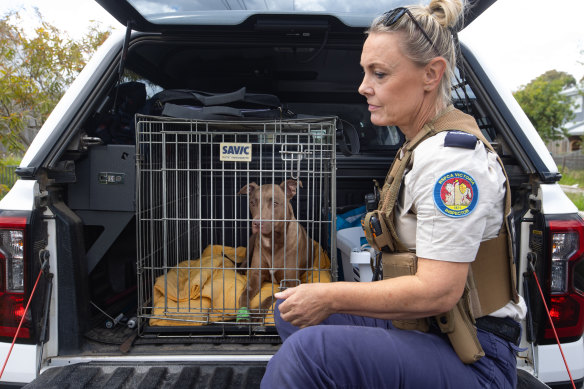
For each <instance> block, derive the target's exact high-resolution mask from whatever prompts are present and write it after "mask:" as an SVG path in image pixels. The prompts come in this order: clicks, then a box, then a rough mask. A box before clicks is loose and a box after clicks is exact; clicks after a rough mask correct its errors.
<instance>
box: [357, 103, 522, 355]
mask: <svg viewBox="0 0 584 389" xmlns="http://www.w3.org/2000/svg"><path fill="white" fill-rule="evenodd" d="M453 130H456V131H461V132H465V133H469V134H472V135H474V136H476V137H477V138H478V139H479V140H480V141H482V142H483V144H484V145H485V147H487V149H488V150H490V151H491V152H493V153H495V155H496V152H495V150H494V149H493V147H492V146H491V144H490V143H489V142H488V141H487V140H486V139H485V137H484V136H483V134H482V133H481V131H480V129H479V128H478V126H477V124H476V121H475V120H474V118H473V117H472V116H469V115H466V114H464V113H463V112H461V111H459V110H456V109H454V108H453V107H452V106H449V107H448V108H447V109H446V110H445V111H443V112H442V113H441V114H440V115H438V116H437V117H436V118H434V119H433V120H432V121H431V122H430V123H428V124H426V125H425V126H424V127H423V128H422V130H421V131H420V132H419V133H418V134H417V135H416V136H415V137H414V138H413V139H411V140H410V141H409V142H407V143H406V144H404V146H403V147H402V148H401V150H400V152H398V155H397V156H396V159H395V160H394V162H393V164H392V166H391V168H390V170H389V173H388V175H387V178H386V180H385V183H384V185H383V188H382V190H381V196H380V202H379V207H378V210H377V211H373V212H369V213H368V214H367V215H366V216H365V219H364V225H363V226H364V230H365V236H366V237H367V240H368V241H369V243H370V244H371V246H372V247H374V248H376V249H378V250H379V251H384V253H383V273H384V278H393V277H397V276H401V275H407V274H415V272H416V269H417V257H416V256H415V253H412V252H410V251H408V249H407V248H406V247H405V246H404V245H403V244H402V242H401V241H400V240H399V238H398V236H397V233H396V229H395V226H394V215H393V210H394V207H395V204H396V201H397V199H398V195H399V190H400V187H401V183H402V180H403V176H404V171H405V169H406V167H407V166H408V165H410V164H411V157H412V154H413V151H414V149H415V148H416V147H417V146H418V145H419V144H420V143H421V142H422V141H423V140H425V139H427V138H429V137H431V136H434V135H436V134H438V133H439V132H442V131H453ZM497 160H498V161H499V164H500V165H501V168H502V169H503V173H504V174H505V177H506V178H507V181H506V195H505V217H504V218H503V219H504V221H503V225H502V227H501V230H500V233H499V235H498V236H497V237H496V238H494V239H491V240H488V241H484V242H482V243H481V244H480V246H479V250H478V253H477V256H476V258H475V260H474V262H472V263H471V265H470V268H469V273H468V277H467V282H466V286H465V291H464V294H463V296H462V297H461V299H460V300H459V302H458V303H457V305H456V306H455V307H454V308H453V309H452V310H451V311H449V312H446V313H444V314H441V315H437V316H435V318H434V319H435V320H436V323H437V324H438V325H439V327H440V329H441V331H442V332H444V333H446V334H448V337H449V339H450V341H451V343H452V346H453V347H454V349H455V351H456V353H457V354H458V356H459V357H460V359H461V360H462V361H463V362H464V363H473V362H475V361H477V360H478V359H480V358H481V357H482V356H484V352H483V350H482V348H481V346H480V343H479V342H478V339H477V336H476V327H475V326H474V323H475V319H478V318H479V317H482V316H486V315H488V314H490V313H492V312H494V311H496V310H498V309H500V308H502V307H504V306H505V305H506V304H507V303H508V302H509V301H510V300H513V301H514V302H516V303H517V302H519V296H518V294H517V289H516V275H515V265H514V262H513V253H512V247H513V246H512V242H511V236H510V229H509V227H510V226H509V225H508V220H507V217H506V216H507V215H509V213H510V211H511V190H510V188H509V179H508V177H507V174H506V173H505V169H504V166H503V163H502V162H501V159H500V158H499V157H498V156H497ZM376 218H377V219H378V220H379V222H377V221H376V220H375V219H376ZM375 227H376V228H375ZM429 320H432V319H431V318H427V319H415V320H394V321H393V324H394V326H396V327H398V328H402V329H415V330H421V331H427V330H428V329H429Z"/></svg>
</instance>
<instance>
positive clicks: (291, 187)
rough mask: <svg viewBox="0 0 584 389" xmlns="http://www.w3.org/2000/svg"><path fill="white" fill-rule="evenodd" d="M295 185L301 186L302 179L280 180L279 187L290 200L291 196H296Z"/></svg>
mask: <svg viewBox="0 0 584 389" xmlns="http://www.w3.org/2000/svg"><path fill="white" fill-rule="evenodd" d="M296 185H300V187H301V188H302V181H300V180H298V181H296V180H286V181H282V183H281V184H280V188H282V190H283V191H285V192H286V198H287V199H288V200H290V199H291V198H292V197H294V196H296Z"/></svg>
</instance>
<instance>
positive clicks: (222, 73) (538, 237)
mask: <svg viewBox="0 0 584 389" xmlns="http://www.w3.org/2000/svg"><path fill="white" fill-rule="evenodd" d="M97 1H98V2H99V3H100V4H101V5H102V6H103V7H104V8H106V9H107V10H108V11H109V12H111V13H112V15H114V17H116V18H117V19H118V20H119V21H120V22H121V23H122V24H123V25H125V26H127V27H128V29H127V32H126V33H124V32H117V33H114V34H113V36H111V37H110V38H109V39H108V41H107V42H106V43H104V44H103V46H102V47H101V48H100V49H99V50H98V52H97V53H96V54H95V55H94V57H93V58H92V60H91V61H90V63H89V64H88V65H87V66H86V68H85V69H84V70H83V71H82V72H81V74H80V75H79V77H78V78H77V80H76V81H75V82H74V83H73V84H72V85H71V87H70V88H69V90H68V91H67V93H66V94H65V96H64V97H63V98H62V100H61V101H60V103H59V104H58V105H57V107H56V108H55V109H54V111H53V112H52V114H51V115H50V117H49V118H48V120H47V121H46V122H45V124H44V125H43V127H42V129H41V130H40V132H39V133H38V135H37V136H36V138H35V139H34V142H33V143H32V145H31V146H30V148H29V150H28V151H27V153H26V155H25V157H24V159H23V160H22V162H21V165H20V167H19V168H18V170H17V173H18V175H19V176H20V179H19V180H18V181H17V182H16V184H15V185H14V187H13V188H12V189H11V191H10V192H9V193H8V194H7V195H6V197H4V199H3V200H2V201H1V202H0V264H1V269H2V271H1V272H0V356H1V357H2V358H3V359H4V358H5V357H6V356H7V355H8V352H9V349H10V345H11V342H12V340H13V337H14V336H15V334H16V332H17V331H16V330H17V327H18V325H19V322H20V320H21V318H22V317H23V316H24V321H23V326H22V328H20V331H19V332H18V334H17V336H16V344H15V346H14V348H13V350H12V352H11V354H10V358H9V359H8V362H7V365H6V369H5V371H4V374H3V375H2V377H1V381H0V387H19V386H22V385H25V384H28V386H27V387H30V388H36V387H39V388H40V387H43V388H44V387H69V386H68V385H73V384H74V385H75V387H108V388H115V387H119V388H126V387H140V388H143V387H157V388H168V387H183V386H186V384H187V383H188V384H196V385H198V386H197V387H213V388H214V387H225V388H227V387H256V386H258V384H259V381H260V380H261V377H262V374H263V371H264V369H265V364H266V363H267V361H268V360H269V359H270V357H271V356H272V355H273V354H274V353H275V352H276V351H277V349H278V347H279V338H278V336H277V333H276V332H275V330H274V326H273V323H272V322H270V321H269V320H268V319H266V318H267V317H269V311H270V309H271V308H270V307H269V306H268V308H267V310H266V311H265V312H263V313H262V315H263V316H262V320H260V321H254V320H237V319H241V317H237V312H236V311H235V309H236V308H237V307H236V306H234V301H236V300H237V299H236V298H235V297H234V296H231V295H228V291H227V281H226V279H227V275H228V274H229V277H233V278H234V279H235V280H236V281H235V285H241V282H240V283H239V284H238V283H237V282H239V281H237V280H238V279H239V278H238V277H240V276H241V273H240V272H237V271H236V270H233V271H231V270H229V269H234V268H233V266H235V267H237V266H236V265H233V263H236V262H237V258H240V257H241V255H239V254H238V252H237V251H233V253H231V254H229V253H227V248H229V247H231V248H234V247H237V246H246V243H247V236H249V234H248V233H249V231H250V230H249V216H248V212H247V208H245V205H242V204H243V203H241V202H240V200H238V199H239V197H238V196H237V191H238V190H239V189H240V188H241V187H242V186H243V185H242V184H246V183H247V180H248V179H249V181H251V180H259V179H262V177H263V178H270V179H272V178H275V179H278V180H279V179H284V178H290V177H292V178H296V179H300V180H302V181H303V182H304V189H303V190H299V194H298V196H297V197H298V202H297V203H296V204H295V211H296V212H297V213H298V215H297V216H298V220H299V221H300V222H301V223H303V224H304V225H305V226H306V228H307V230H308V231H309V234H310V235H311V236H312V237H313V238H314V239H315V241H317V242H318V243H319V245H320V249H322V251H321V252H320V253H319V254H318V255H316V256H315V258H319V260H320V259H323V262H322V263H324V262H326V261H324V258H326V259H327V260H328V262H327V263H326V264H325V265H322V263H321V265H322V266H320V265H319V267H318V268H314V269H313V271H314V274H318V277H317V278H318V279H317V280H316V281H324V280H325V279H326V280H327V281H332V282H334V281H336V280H343V279H345V280H353V279H354V278H352V274H350V272H351V271H352V270H355V269H351V268H348V267H346V266H343V262H342V261H341V258H340V257H341V255H339V252H338V251H337V244H336V243H337V242H336V239H335V237H336V224H337V221H336V215H337V214H342V213H344V212H345V211H348V210H351V209H355V208H358V207H359V206H362V205H364V200H363V199H364V198H365V195H366V194H368V193H370V192H371V191H372V188H373V184H372V179H377V180H378V181H380V182H381V181H382V180H383V179H384V177H385V174H386V172H387V169H388V167H389V165H390V163H391V161H392V159H393V157H394V155H395V152H396V151H397V149H398V148H399V146H400V145H401V143H402V142H403V137H402V136H400V135H399V132H397V131H396V129H395V128H387V127H383V128H381V127H377V126H374V125H373V124H371V122H370V121H369V113H368V111H367V106H366V104H365V101H364V100H363V98H362V96H360V95H359V94H358V93H357V87H358V85H359V84H360V81H361V69H360V66H359V60H360V53H361V48H362V44H363V40H364V30H365V28H366V27H367V26H368V25H369V24H370V22H371V20H372V19H373V17H374V16H375V15H378V14H380V13H382V12H385V11H387V10H389V9H392V8H395V7H397V6H400V5H402V3H407V2H404V1H403V0H391V1H384V0H380V1H376V2H369V1H360V2H355V1H338V2H331V6H330V7H326V8H320V7H317V6H318V5H319V4H320V3H321V2H317V1H312V2H310V1H307V2H306V1H305V2H302V1H296V2H274V1H264V2H258V1H248V0H243V1H216V0H201V1H189V2H186V1H181V0H167V1H165V2H159V4H157V2H155V1H151V0H97ZM493 2H494V0H487V1H483V0H476V1H472V2H471V3H473V5H474V6H473V7H472V9H471V14H470V15H468V17H467V19H466V23H467V24H468V23H471V22H472V21H473V20H474V19H475V18H476V17H478V16H479V15H480V13H482V12H483V11H484V10H485V9H486V8H487V7H488V6H490V5H491V4H492V3H493ZM459 66H460V69H459V70H460V71H459V72H458V73H459V76H458V77H457V79H456V81H455V85H453V96H454V102H455V105H456V106H457V107H459V108H460V109H462V110H464V111H465V112H467V113H469V114H471V115H473V116H474V117H475V118H476V119H477V121H478V123H479V124H480V127H481V129H482V131H483V133H484V135H485V136H486V137H487V138H488V139H489V140H490V141H491V142H492V144H493V146H494V147H495V149H496V151H497V152H498V153H499V155H500V156H501V158H502V160H503V162H504V164H505V167H506V170H507V173H508V175H509V180H510V185H511V189H512V207H513V214H514V218H513V220H512V223H513V226H514V227H515V243H516V244H515V247H514V251H515V256H516V261H517V265H518V266H517V269H518V274H517V275H518V280H519V282H518V288H519V292H520V293H521V295H522V296H523V297H524V298H525V300H526V302H527V305H528V308H529V314H528V316H527V318H526V320H525V322H524V323H522V324H523V329H524V331H523V339H522V342H521V346H522V347H524V348H525V351H524V352H521V353H520V354H519V357H518V375H519V386H520V387H524V388H526V387H537V386H535V385H540V386H541V385H544V384H543V383H541V382H540V381H543V382H545V383H547V384H548V385H551V386H558V387H559V386H562V385H566V384H567V383H568V382H569V378H568V374H567V372H566V369H565V367H564V363H563V361H562V357H561V355H560V352H559V350H558V346H557V345H556V344H555V339H554V335H553V333H552V332H551V329H550V325H549V322H548V319H547V316H546V314H545V310H544V308H543V304H542V298H541V296H540V295H539V292H538V288H537V285H536V283H535V280H534V277H533V272H532V271H531V270H530V264H532V265H533V266H534V267H535V272H536V274H537V276H538V278H539V280H540V282H541V283H542V289H543V293H544V298H545V300H546V302H547V304H548V306H549V308H550V310H551V314H552V317H553V320H554V324H555V327H556V329H557V331H558V336H559V340H560V342H561V343H562V347H563V351H564V354H565V355H566V359H567V362H568V364H569V366H570V368H571V373H572V376H573V378H574V379H575V380H576V382H577V384H578V385H581V383H582V380H583V378H584V343H583V342H584V340H583V332H584V314H583V312H582V310H583V308H584V261H583V257H582V255H583V254H584V222H583V221H582V219H581V218H580V216H578V212H577V209H576V207H575V206H574V205H573V204H572V203H571V202H570V200H569V199H568V198H567V197H566V196H565V195H564V193H563V191H562V190H561V188H560V186H559V185H558V184H557V181H558V180H559V178H560V173H559V172H558V169H557V166H556V164H555V163H554V161H553V160H552V158H551V156H550V154H549V152H548V151H547V150H546V148H545V146H544V144H543V142H542V140H541V138H540V137H539V136H538V134H537V132H536V131H535V129H534V128H533V126H532V125H531V123H530V122H529V120H528V119H527V117H526V116H525V114H524V113H523V112H522V110H521V109H520V107H519V105H518V104H517V103H516V101H515V100H514V98H513V96H512V95H511V93H510V91H509V90H508V89H507V87H506V86H505V85H501V83H500V82H498V79H497V75H496V74H494V73H493V72H491V71H490V70H489V67H488V62H487V61H485V60H484V59H483V58H481V57H480V48H475V47H469V46H467V45H465V44H464V41H463V42H461V59H460V63H459ZM461 75H462V76H461ZM241 88H246V89H245V90H246V91H248V92H257V93H261V94H270V95H274V96H277V97H278V98H279V100H280V101H281V103H282V105H281V106H279V107H277V108H276V109H277V110H279V111H280V119H278V120H272V121H271V122H270V121H269V120H268V121H267V122H268V123H272V125H273V124H274V123H275V125H273V126H272V127H269V126H268V127H265V123H266V121H263V122H262V121H259V122H254V123H252V124H249V123H245V122H243V123H244V124H241V123H239V124H237V123H236V124H233V123H234V122H237V120H235V121H233V120H232V121H221V120H220V121H218V122H217V121H210V120H201V119H192V118H176V116H177V115H175V117H174V118H173V117H171V116H168V115H167V116H165V117H164V118H161V117H160V115H162V113H161V112H160V110H158V111H157V109H159V108H161V107H158V106H157V105H158V104H161V100H160V99H159V98H158V99H157V96H158V97H159V96H160V95H157V93H158V92H160V91H163V90H166V91H167V90H176V89H184V90H198V91H209V92H227V91H241ZM176 105H179V106H183V108H184V106H185V105H189V104H182V105H181V104H176ZM191 108H192V107H191ZM262 109H263V108H258V110H259V111H261V110H262ZM265 110H267V111H270V110H273V109H271V108H265ZM293 113H294V114H296V115H297V116H296V118H295V117H294V114H293ZM141 114H147V115H150V116H141ZM302 115H306V116H311V117H322V118H331V117H332V118H335V119H332V120H333V122H332V123H334V126H333V127H331V126H330V123H331V120H329V119H326V120H325V119H323V120H320V119H315V120H314V121H313V122H310V120H309V121H308V122H306V121H302V120H300V124H298V122H295V120H299V119H298V117H300V116H302ZM179 116H180V115H179ZM227 123H231V124H227ZM262 123H263V124H262ZM282 123H283V124H282ZM315 123H317V124H318V125H319V126H320V127H319V128H318V129H315V127H314V126H315ZM323 123H325V124H326V123H328V124H329V126H328V127H327V125H325V126H324V127H323V126H322V124H323ZM248 124H249V125H248ZM262 125H263V126H264V127H261V126H262ZM173 126H174V127H173ZM230 126H232V127H230ZM286 126H287V127H286ZM294 126H296V127H294ZM341 126H342V127H343V130H342V131H341V130H340V127H341ZM284 127H286V129H283V128H284ZM291 128H296V130H294V129H291ZM349 129H352V130H354V131H348V130H349ZM286 131H289V132H286ZM290 131H291V132H290ZM339 134H340V135H339ZM346 134H353V135H355V136H354V137H353V138H350V137H349V136H348V135H346ZM242 136H245V139H243V140H242V139H241V137H242ZM288 137H290V139H289V138H288ZM236 138H237V139H236ZM230 142H231V143H236V144H239V145H241V144H246V145H251V147H252V150H253V152H254V153H259V155H255V156H254V158H253V160H251V158H250V160H238V161H230V160H225V159H223V156H221V157H220V156H219V154H218V152H217V153H216V152H215V151H214V150H219V146H220V144H221V143H230ZM343 143H347V149H348V151H347V150H345V149H342V148H341V146H342V145H343ZM357 144H358V145H359V146H360V147H359V149H358V150H357V148H356V145H357ZM215 145H217V148H216V149H215ZM348 146H350V147H348ZM238 147H240V146H238ZM241 147H243V146H241ZM246 147H247V146H246ZM233 150H239V149H238V148H233ZM241 150H244V149H243V148H241ZM245 150H247V149H245ZM315 155H316V156H319V158H318V159H313V158H312V157H313V156H315ZM287 156H289V158H288V157H287ZM313 162H315V163H314V164H313ZM262 175H263V176H262ZM256 176H257V177H256ZM242 207H243V208H242ZM242 209H243V212H242ZM159 210H160V211H159ZM209 247H210V248H211V257H212V258H213V259H214V258H220V262H221V265H215V264H214V263H215V262H213V264H214V265H212V266H211V265H203V262H201V261H202V260H203V258H204V255H205V253H208V249H209ZM217 247H219V250H218V251H217V250H215V249H216V248H217ZM243 256H245V254H244V255H243ZM183 261H191V262H189V263H190V264H189V265H188V267H187V268H188V269H190V270H191V273H189V274H196V275H191V276H190V277H191V278H189V281H187V282H186V283H185V282H184V279H180V280H179V278H180V276H179V274H181V273H180V270H181V266H183V268H184V266H187V265H184V263H185V262H183ZM230 261H231V262H230ZM227 262H230V266H231V267H230V268H229V269H228V266H227ZM181 264H183V265H181ZM315 266H316V265H315ZM207 270H209V271H211V272H212V274H218V273H217V272H219V273H220V274H221V275H222V276H221V277H223V278H221V280H219V281H217V280H215V281H214V283H213V284H212V287H211V292H209V293H210V295H209V296H207V297H204V298H203V297H201V295H200V294H197V295H196V294H195V290H196V289H197V288H200V289H201V290H203V289H205V288H206V287H208V285H203V284H201V283H197V282H199V281H200V280H201V279H202V277H203V276H202V274H208V273H206V271H207ZM192 272H196V273H192ZM37 280H38V283H37ZM173 280H174V281H173ZM197 280H199V281H197ZM175 281H176V282H175ZM195 281H196V282H195ZM361 281H364V280H361ZM173 282H174V283H173ZM179 284H180V286H177V285H179ZM182 287H184V288H185V289H181V290H178V289H180V288H182ZM33 290H34V294H33ZM197 290H198V289H197ZM205 290H207V289H205ZM262 290H263V289H262ZM181 293H186V296H187V298H185V299H183V297H185V295H184V294H181ZM201 293H203V292H201ZM173 296H174V297H173ZM219 296H221V297H219ZM264 296H268V297H271V294H270V293H267V294H266V293H265V292H264ZM219 301H221V304H220V306H219V307H218V306H217V303H218V302H219ZM28 302H30V307H29V309H28V310H27V311H26V312H25V308H26V306H27V303H28ZM209 304H210V305H209ZM268 305H269V304H268ZM252 313H253V312H252ZM536 377H537V378H536ZM538 380H539V381H538ZM196 385H195V386H196Z"/></svg>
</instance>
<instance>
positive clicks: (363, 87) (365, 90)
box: [357, 77, 373, 96]
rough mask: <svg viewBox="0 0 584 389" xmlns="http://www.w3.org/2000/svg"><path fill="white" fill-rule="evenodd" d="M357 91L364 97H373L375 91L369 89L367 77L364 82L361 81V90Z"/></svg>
mask: <svg viewBox="0 0 584 389" xmlns="http://www.w3.org/2000/svg"><path fill="white" fill-rule="evenodd" d="M357 91H358V92H359V93H360V94H362V95H363V96H368V95H371V94H372V93H373V90H372V89H371V87H369V86H368V85H367V82H366V78H365V77H363V81H361V85H359V88H358V89H357Z"/></svg>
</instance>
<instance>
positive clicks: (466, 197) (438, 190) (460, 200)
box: [434, 171, 479, 217]
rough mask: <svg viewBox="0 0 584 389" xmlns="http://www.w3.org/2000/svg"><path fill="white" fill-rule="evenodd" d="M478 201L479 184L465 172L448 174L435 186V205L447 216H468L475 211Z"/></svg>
mask: <svg viewBox="0 0 584 389" xmlns="http://www.w3.org/2000/svg"><path fill="white" fill-rule="evenodd" d="M478 200H479V188H478V187H477V183H476V181H475V180H474V178H472V177H471V176H470V175H468V174H466V173H464V172H461V171H452V172H448V173H446V174H444V175H443V176H442V177H440V178H439V179H438V180H437V181H436V184H435V185H434V203H435V204H436V207H437V208H438V209H439V210H440V212H442V213H443V214H445V215H446V216H450V217H465V216H468V215H469V214H470V213H471V212H472V211H473V210H474V209H475V207H476V205H477V203H478Z"/></svg>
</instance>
